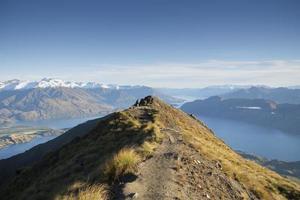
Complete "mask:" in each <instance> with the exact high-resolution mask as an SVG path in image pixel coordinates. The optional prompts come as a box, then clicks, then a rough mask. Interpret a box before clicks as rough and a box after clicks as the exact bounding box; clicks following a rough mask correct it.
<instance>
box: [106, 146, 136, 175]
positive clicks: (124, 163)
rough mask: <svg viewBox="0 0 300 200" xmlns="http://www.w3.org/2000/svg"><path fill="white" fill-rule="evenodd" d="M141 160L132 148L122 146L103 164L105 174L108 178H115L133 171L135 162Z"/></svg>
mask: <svg viewBox="0 0 300 200" xmlns="http://www.w3.org/2000/svg"><path fill="white" fill-rule="evenodd" d="M140 161H141V158H140V156H139V155H138V154H137V153H136V152H135V150H134V149H132V148H124V149H122V150H120V151H119V152H118V153H117V154H116V155H115V156H114V157H113V158H112V160H110V161H109V162H107V164H106V165H105V170H104V171H105V174H106V175H107V176H108V178H109V179H113V180H116V179H118V178H119V177H120V176H123V175H126V174H129V173H134V172H135V170H136V167H137V164H138V163H139V162H140Z"/></svg>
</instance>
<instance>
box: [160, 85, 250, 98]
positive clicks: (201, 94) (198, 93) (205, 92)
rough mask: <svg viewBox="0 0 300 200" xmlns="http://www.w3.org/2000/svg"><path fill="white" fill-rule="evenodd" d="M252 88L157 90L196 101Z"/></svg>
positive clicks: (222, 87) (226, 87)
mask: <svg viewBox="0 0 300 200" xmlns="http://www.w3.org/2000/svg"><path fill="white" fill-rule="evenodd" d="M250 87H251V86H250V85H216V86H208V87H204V88H157V90H158V91H160V92H162V93H164V94H168V95H171V96H174V97H179V98H183V99H186V100H195V99H206V98H208V97H211V96H218V95H221V94H226V93H230V92H233V91H237V90H240V89H246V88H250Z"/></svg>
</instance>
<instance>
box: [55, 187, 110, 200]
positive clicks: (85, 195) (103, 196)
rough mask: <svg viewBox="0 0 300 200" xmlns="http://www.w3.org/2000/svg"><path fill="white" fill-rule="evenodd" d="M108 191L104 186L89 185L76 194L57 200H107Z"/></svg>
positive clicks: (57, 199)
mask: <svg viewBox="0 0 300 200" xmlns="http://www.w3.org/2000/svg"><path fill="white" fill-rule="evenodd" d="M107 199H108V191H107V188H106V187H105V186H104V185H100V184H97V185H89V186H86V187H84V188H81V189H79V190H78V192H77V193H76V194H74V193H72V194H69V195H64V196H62V197H57V198H56V199H55V200H107Z"/></svg>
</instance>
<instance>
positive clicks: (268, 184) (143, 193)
mask: <svg viewBox="0 0 300 200" xmlns="http://www.w3.org/2000/svg"><path fill="white" fill-rule="evenodd" d="M73 131H76V128H75V129H74V130H73ZM79 132H80V134H77V137H75V138H74V137H73V140H72V141H70V142H68V143H65V144H64V145H63V146H59V147H57V148H55V151H53V152H51V153H49V154H47V155H46V156H44V157H43V158H42V159H41V160H39V161H38V162H36V163H35V164H33V165H32V166H31V167H26V168H25V169H22V170H18V171H17V172H18V175H16V176H15V177H14V178H13V179H10V180H8V179H7V181H6V182H5V184H2V185H1V187H0V195H1V197H3V199H26V198H28V199H38V198H40V199H55V198H56V199H60V198H62V197H66V196H67V197H70V196H73V197H74V195H75V196H76V195H77V194H78V191H81V189H82V188H85V187H86V186H90V185H92V186H97V185H99V184H105V185H106V186H107V188H109V189H110V191H111V193H110V194H111V196H110V198H111V199H132V198H135V199H143V200H145V199H146V200H150V199H299V198H300V186H299V184H297V183H295V182H292V181H290V180H288V179H285V178H283V177H281V176H280V175H278V174H276V173H275V172H272V171H271V170H268V169H266V168H263V167H261V166H259V165H258V164H256V163H254V162H251V161H248V160H245V159H244V158H242V157H241V156H240V155H238V154H237V153H235V152H234V151H233V150H231V148H229V147H228V146H227V145H226V144H225V143H224V142H223V141H222V140H220V139H218V138H217V137H216V136H215V135H214V134H213V133H212V132H211V130H210V129H208V128H207V127H206V126H204V125H203V123H201V122H200V121H198V120H196V119H194V118H193V117H191V116H189V115H188V114H186V113H184V112H182V111H181V110H178V109H175V108H173V107H172V106H170V105H168V104H166V103H164V102H163V101H161V100H159V99H158V98H156V97H150V96H149V97H146V98H144V99H142V100H140V101H138V102H137V104H136V105H135V106H133V107H131V108H130V109H126V110H123V111H121V112H116V113H112V114H110V115H108V116H106V117H105V118H103V119H101V120H98V121H97V122H96V123H93V124H92V126H91V127H89V129H88V130H86V131H85V130H84V129H82V128H81V129H80V131H79ZM67 135H68V133H66V134H63V135H62V136H60V137H64V136H67ZM40 148H41V149H42V148H43V145H41V147H40ZM128 148H130V149H131V150H130V152H131V154H125V159H124V160H120V159H121V158H120V157H116V156H118V155H119V152H124V151H123V150H124V149H128ZM132 152H135V153H134V154H133V153H132ZM123 156H124V154H123ZM132 156H134V157H132ZM132 160H138V163H134V165H133V164H132V165H131V163H132ZM123 161H124V162H123ZM112 163H115V165H112ZM124 163H125V164H124ZM0 164H1V162H0ZM2 164H5V163H2ZM27 166H28V165H27ZM111 166H113V167H111ZM120 166H122V168H121V167H120ZM129 167H130V168H129ZM129 169H130V170H129ZM1 172H2V170H1V171H0V173H1ZM112 172H114V174H112ZM116 174H118V176H116Z"/></svg>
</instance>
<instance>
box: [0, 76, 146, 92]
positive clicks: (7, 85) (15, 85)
mask: <svg viewBox="0 0 300 200" xmlns="http://www.w3.org/2000/svg"><path fill="white" fill-rule="evenodd" d="M58 87H65V88H84V89H91V88H105V89H108V88H110V89H132V88H138V87H141V86H127V85H124V86H120V85H114V84H108V85H106V84H101V83H97V82H74V81H73V82H72V81H64V80H60V79H53V78H43V79H41V80H40V81H27V80H18V79H13V80H8V81H2V82H1V81H0V90H24V89H33V88H58Z"/></svg>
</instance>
